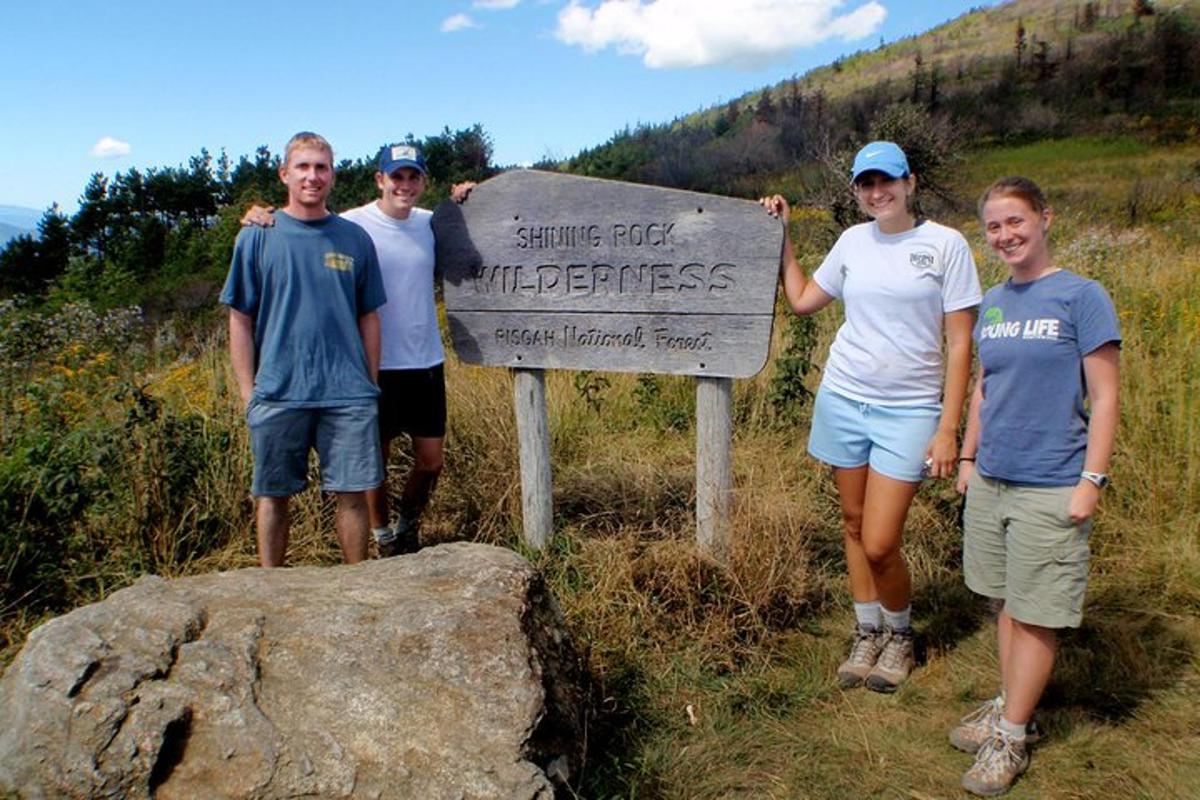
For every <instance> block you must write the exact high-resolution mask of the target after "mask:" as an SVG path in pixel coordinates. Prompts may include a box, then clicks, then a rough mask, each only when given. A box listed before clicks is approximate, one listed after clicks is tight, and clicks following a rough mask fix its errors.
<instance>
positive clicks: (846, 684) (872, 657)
mask: <svg viewBox="0 0 1200 800" xmlns="http://www.w3.org/2000/svg"><path fill="white" fill-rule="evenodd" d="M883 637H884V634H883V631H881V630H878V629H877V628H876V627H875V626H874V625H856V626H855V628H854V641H853V642H851V644H850V656H849V657H848V658H847V659H846V660H845V661H843V662H842V664H841V666H839V667H838V668H837V680H838V685H839V686H841V687H842V688H843V689H853V688H854V687H855V686H861V685H862V683H863V681H865V680H866V679H867V673H869V672H870V671H871V667H873V666H875V661H876V659H878V658H879V651H880V650H882V649H883Z"/></svg>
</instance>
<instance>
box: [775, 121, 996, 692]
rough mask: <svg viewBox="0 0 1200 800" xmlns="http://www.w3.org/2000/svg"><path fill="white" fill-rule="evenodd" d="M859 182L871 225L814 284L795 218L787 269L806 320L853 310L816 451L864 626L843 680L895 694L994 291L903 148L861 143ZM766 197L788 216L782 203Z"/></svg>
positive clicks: (819, 412) (832, 256)
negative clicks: (925, 511)
mask: <svg viewBox="0 0 1200 800" xmlns="http://www.w3.org/2000/svg"><path fill="white" fill-rule="evenodd" d="M851 179H852V183H853V190H854V195H855V198H856V199H857V200H858V205H859V208H861V209H862V211H863V213H865V214H866V215H867V216H869V217H871V220H872V221H871V222H867V223H864V224H861V225H855V226H853V227H851V228H848V229H847V230H846V231H845V232H843V233H842V235H841V237H840V238H839V239H838V241H837V243H836V244H835V245H834V246H833V249H832V250H830V251H829V254H828V255H827V256H826V257H825V260H824V262H823V263H822V264H821V266H820V267H819V268H818V269H817V271H816V272H814V273H813V275H812V277H811V278H810V277H808V276H806V275H805V274H804V271H803V270H802V269H801V268H800V265H799V263H798V262H797V261H796V257H795V254H794V253H793V252H792V245H791V240H790V237H789V236H788V234H787V226H786V224H785V226H784V231H785V238H784V248H783V257H782V260H781V264H780V273H781V278H782V281H783V288H784V294H785V295H786V296H787V300H788V304H789V305H790V306H791V308H792V310H793V311H794V312H795V313H797V314H812V313H814V312H816V311H819V310H820V309H822V308H824V307H825V306H827V305H829V304H830V303H831V302H833V301H834V300H836V299H840V300H841V301H842V302H843V304H844V306H845V317H846V319H845V323H844V324H843V325H842V327H841V328H840V329H839V330H838V333H837V337H836V339H835V340H834V343H833V345H832V347H830V350H829V358H828V360H827V361H826V364H825V369H824V378H823V379H822V381H821V387H820V389H819V390H818V392H817V397H816V400H815V402H814V405H813V419H812V429H811V432H810V434H809V442H808V451H809V453H811V454H812V455H813V456H814V457H816V458H817V459H819V460H821V461H823V462H824V463H826V464H829V465H830V466H831V467H833V476H834V482H835V483H836V484H837V489H838V498H839V501H840V503H841V508H842V524H843V539H844V544H845V550H846V564H847V568H848V571H849V573H850V592H851V595H852V596H853V598H854V610H855V617H856V620H857V625H856V627H855V631H854V640H853V643H852V645H851V648H850V655H849V657H848V658H847V659H846V660H845V661H844V662H843V663H842V664H841V666H840V667H838V672H837V675H838V681H839V682H840V683H841V685H842V686H844V687H853V686H859V685H862V684H866V686H867V687H868V688H870V689H873V690H875V691H879V692H891V691H895V689H896V688H897V687H898V686H899V685H900V684H901V683H902V682H903V681H904V680H905V679H906V678H907V677H908V675H909V673H910V672H911V671H912V668H913V663H914V659H913V635H912V628H911V625H910V615H911V605H910V595H911V582H910V580H909V575H908V568H907V566H906V565H905V563H904V558H903V557H902V556H901V553H900V542H901V534H902V532H903V529H904V521H905V518H906V517H907V516H908V508H909V506H910V505H911V503H912V499H913V497H914V495H915V494H916V491H917V487H918V486H919V485H920V482H921V479H922V477H925V476H929V477H933V478H949V477H951V476H952V475H953V474H954V471H955V466H956V464H955V458H956V456H957V431H958V424H959V420H960V418H961V416H962V408H963V401H964V399H965V398H966V395H967V382H968V377H969V374H970V368H971V329H972V326H973V325H974V321H975V310H976V307H977V306H978V305H979V300H980V296H981V295H980V290H979V277H978V275H977V274H976V271H975V262H974V260H973V259H972V257H971V250H970V248H969V247H968V246H967V243H966V240H965V239H964V238H963V236H962V234H960V233H959V232H958V231H955V230H953V229H951V228H947V227H945V226H943V225H939V224H937V223H936V222H931V221H929V220H925V219H920V218H918V217H917V216H916V214H915V213H914V211H913V199H914V194H915V192H916V188H917V178H916V176H915V175H913V174H912V173H911V172H910V170H909V166H908V159H907V157H906V156H905V154H904V152H903V151H902V150H901V149H900V148H899V147H898V146H896V145H895V144H893V143H892V142H872V143H870V144H868V145H867V146H866V147H864V148H862V150H860V151H859V152H858V155H857V156H856V157H855V159H854V167H853V171H852V173H851ZM762 203H763V206H764V207H765V208H766V209H767V211H768V213H770V214H772V215H773V216H777V217H780V218H782V219H783V220H784V221H785V222H786V220H787V219H788V213H789V208H788V204H787V201H786V200H784V199H783V197H781V196H779V195H775V196H773V197H767V198H763V200H762ZM943 340H944V342H945V353H946V356H945V359H944V364H943V355H942V354H943ZM943 367H944V369H943ZM943 372H944V375H945V378H944V381H943Z"/></svg>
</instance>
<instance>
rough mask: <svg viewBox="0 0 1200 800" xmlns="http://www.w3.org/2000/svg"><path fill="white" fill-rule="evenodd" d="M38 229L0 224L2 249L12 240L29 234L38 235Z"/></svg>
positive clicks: (0, 244)
mask: <svg viewBox="0 0 1200 800" xmlns="http://www.w3.org/2000/svg"><path fill="white" fill-rule="evenodd" d="M36 232H37V229H36V228H18V227H17V226H16V225H9V224H8V223H7V222H0V247H4V245H6V244H8V242H9V241H10V240H12V239H15V238H17V237H18V236H24V235H25V234H27V233H36Z"/></svg>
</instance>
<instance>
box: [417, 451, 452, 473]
mask: <svg viewBox="0 0 1200 800" xmlns="http://www.w3.org/2000/svg"><path fill="white" fill-rule="evenodd" d="M444 465H445V460H444V459H443V458H442V456H441V454H440V453H439V454H438V455H436V456H422V457H420V458H418V459H417V460H416V461H414V462H413V472H414V473H416V474H418V475H420V476H421V477H422V478H424V479H425V480H433V479H435V478H437V476H439V475H441V474H442V467H443V466H444Z"/></svg>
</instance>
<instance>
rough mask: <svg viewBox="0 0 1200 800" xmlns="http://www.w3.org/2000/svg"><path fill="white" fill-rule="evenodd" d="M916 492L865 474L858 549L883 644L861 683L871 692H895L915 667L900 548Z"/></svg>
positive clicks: (907, 583)
mask: <svg viewBox="0 0 1200 800" xmlns="http://www.w3.org/2000/svg"><path fill="white" fill-rule="evenodd" d="M916 490H917V486H916V484H915V483H912V482H909V481H900V480H896V479H895V478H889V477H887V476H886V475H881V474H879V473H877V472H875V471H874V469H871V470H869V471H868V475H867V490H866V497H865V499H864V505H863V527H862V545H863V555H864V556H865V557H866V559H867V563H868V565H869V566H870V570H871V579H872V581H873V582H874V585H875V589H876V591H877V593H878V595H879V601H880V605H881V607H882V608H881V610H882V613H883V619H884V642H883V646H882V648H881V650H880V653H879V658H878V659H877V660H876V662H875V666H874V667H872V668H871V672H870V673H869V674H868V675H867V677H866V680H865V683H866V685H867V688H869V689H873V690H875V691H877V692H892V691H895V690H896V689H897V688H898V687H899V686H900V684H901V683H903V682H904V681H905V680H906V679H907V678H908V676H909V673H911V672H912V668H913V666H914V664H915V655H914V647H913V633H912V628H911V626H910V624H909V615H910V602H911V593H912V588H911V580H910V578H909V574H908V567H907V565H906V564H905V563H904V558H903V556H901V554H900V542H901V538H902V534H903V531H904V521H905V519H906V518H907V516H908V507H909V505H910V504H911V503H912V498H913V496H914V495H915V494H916Z"/></svg>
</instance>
